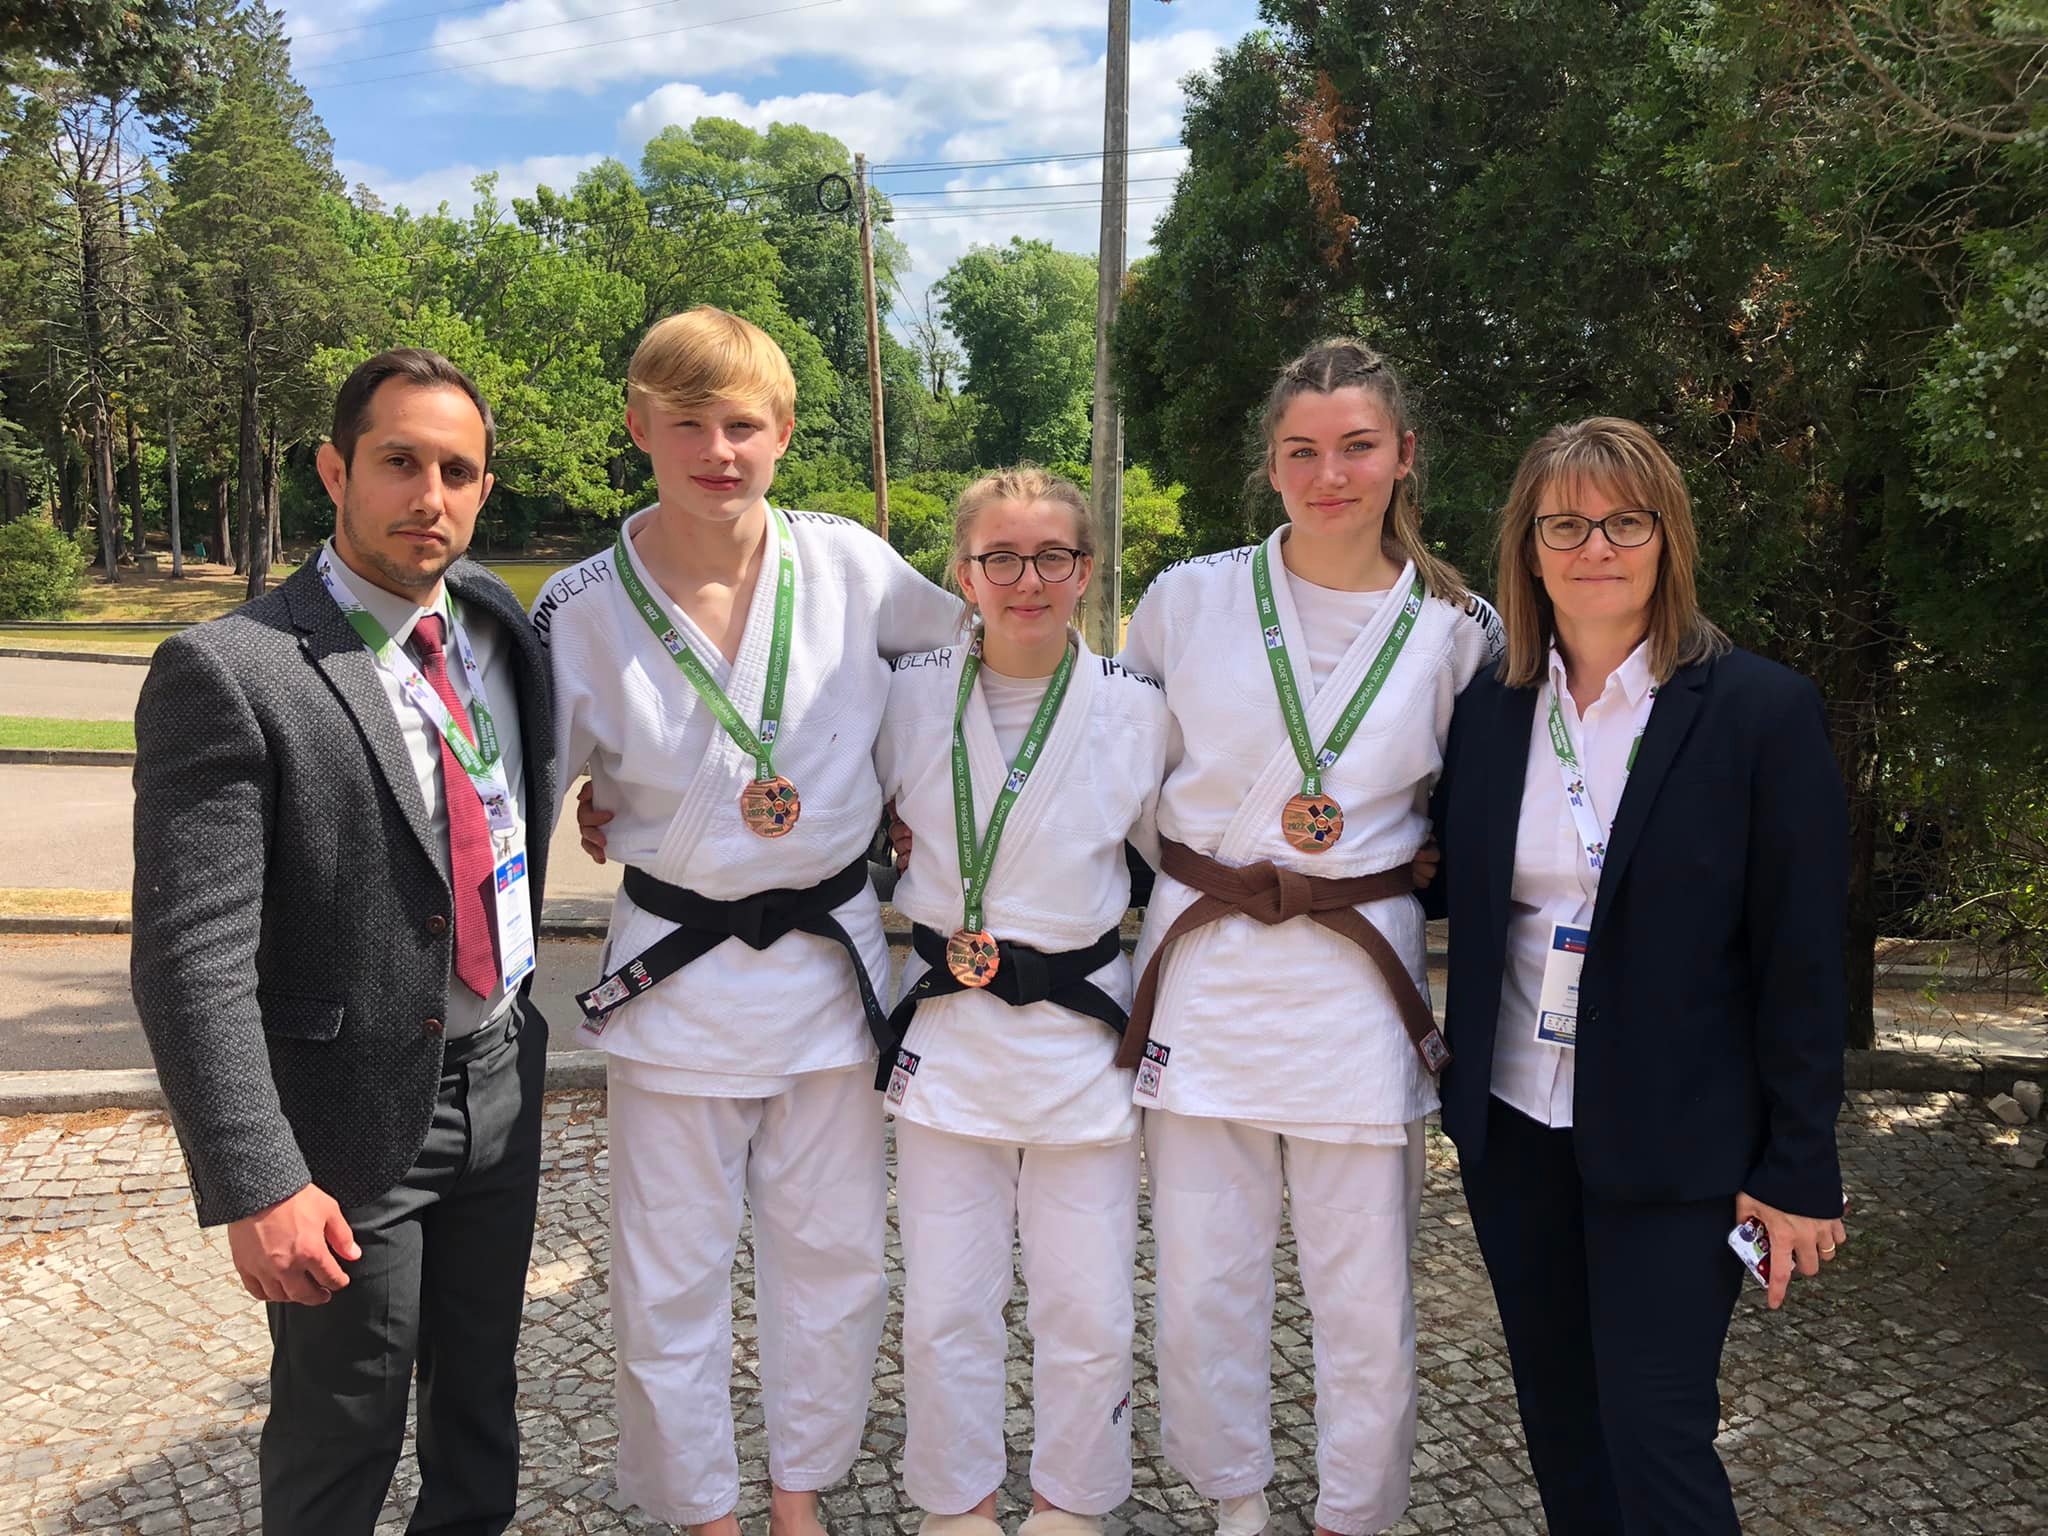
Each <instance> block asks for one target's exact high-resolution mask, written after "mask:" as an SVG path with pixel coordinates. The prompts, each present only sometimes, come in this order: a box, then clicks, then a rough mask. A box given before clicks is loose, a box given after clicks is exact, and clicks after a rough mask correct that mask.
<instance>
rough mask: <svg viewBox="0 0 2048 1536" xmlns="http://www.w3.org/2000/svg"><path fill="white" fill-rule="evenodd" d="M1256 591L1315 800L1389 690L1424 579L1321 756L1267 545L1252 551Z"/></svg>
mask: <svg viewBox="0 0 2048 1536" xmlns="http://www.w3.org/2000/svg"><path fill="white" fill-rule="evenodd" d="M1252 591H1253V592H1254V593H1256V594H1257V596H1258V600H1259V631H1260V635H1261V638H1262V639H1263V640H1264V641H1265V644H1266V664H1267V665H1268V666H1270V667H1271V668H1272V669H1273V687H1274V688H1275V689H1276V690H1277V691H1278V693H1279V695H1280V715H1281V718H1282V719H1284V720H1285V721H1286V722H1287V739H1288V740H1289V741H1291V742H1292V743H1294V760H1295V761H1296V762H1298V763H1300V764H1301V792H1302V793H1303V794H1304V795H1308V796H1310V797H1314V796H1317V795H1320V794H1321V793H1322V792H1323V771H1324V770H1325V769H1326V768H1328V767H1329V766H1330V765H1331V764H1332V763H1334V762H1336V761H1337V759H1338V757H1339V756H1340V755H1341V754H1342V753H1343V751H1344V749H1345V747H1347V746H1349V745H1350V744H1351V738H1352V736H1353V735H1354V734H1355V733H1356V732H1357V730H1358V726H1359V723H1360V722H1361V721H1363V720H1364V719H1365V712H1366V711H1367V710H1369V709H1371V708H1372V701H1373V700H1374V699H1376V698H1378V697H1379V694H1380V689H1381V688H1383V687H1385V686H1386V682H1387V675H1388V674H1389V673H1390V672H1392V671H1393V670H1394V663H1395V661H1396V660H1398V659H1399V657H1400V655H1401V647H1403V646H1404V645H1406V644H1407V643H1408V635H1409V633H1410V631H1412V630H1413V629H1414V628H1415V619H1416V616H1417V615H1418V614H1420V613H1421V612H1422V594H1423V585H1422V575H1421V573H1420V572H1417V573H1416V576H1415V582H1414V585H1413V586H1411V587H1409V589H1408V596H1407V597H1406V598H1404V599H1403V600H1402V603H1401V612H1400V615H1399V616H1398V617H1397V618H1396V619H1395V620H1394V628H1393V630H1392V632H1391V633H1390V634H1388V636H1387V638H1386V639H1385V640H1384V641H1383V642H1381V645H1380V650H1379V654H1378V655H1377V656H1375V657H1373V659H1372V665H1371V666H1370V667H1368V668H1366V672H1365V677H1364V678H1363V679H1362V680H1361V681H1360V682H1359V685H1358V691H1357V692H1356V693H1354V694H1352V695H1351V702H1350V703H1349V704H1347V705H1345V706H1344V713H1343V714H1341V715H1339V716H1338V717H1337V724H1336V725H1335V726H1334V727H1333V728H1332V729H1331V731H1330V736H1329V739H1328V740H1327V741H1325V742H1324V743H1323V750H1322V751H1321V752H1317V751H1315V749H1314V748H1313V746H1311V744H1310V742H1309V734H1308V714H1307V712H1306V711H1305V710H1304V709H1303V708H1302V704H1301V692H1300V690H1299V689H1297V688H1296V687H1295V686H1294V667H1293V664H1292V663H1290V662H1289V661H1288V659H1287V637H1286V636H1285V635H1284V634H1282V633H1281V630H1280V607H1279V604H1277V603H1276V602H1274V601H1273V575H1272V572H1271V570H1270V569H1269V568H1268V566H1267V561H1266V546H1265V545H1263V544H1261V545H1260V546H1259V547H1258V548H1257V549H1256V550H1254V551H1252Z"/></svg>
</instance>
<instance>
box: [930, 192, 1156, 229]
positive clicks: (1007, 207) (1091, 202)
mask: <svg viewBox="0 0 2048 1536" xmlns="http://www.w3.org/2000/svg"><path fill="white" fill-rule="evenodd" d="M1172 201H1173V199H1172V198H1170V197H1134V198H1132V199H1130V201H1129V204H1128V206H1130V207H1134V208H1135V207H1140V206H1143V205H1145V204H1148V203H1170V202H1172ZM1101 206H1102V199H1101V198H1099V197H1091V198H1087V199H1084V200H1083V201H1080V202H1073V203H995V204H991V205H990V206H988V207H984V208H969V209H965V210H963V211H960V212H955V213H906V214H904V215H903V216H902V217H901V218H899V219H893V220H891V221H890V222H891V223H893V224H928V223H932V222H934V221H936V220H939V219H979V218H983V217H985V216H987V215H989V214H997V213H1012V214H1014V213H1068V212H1072V211H1074V210H1077V209H1081V208H1099V207H1101Z"/></svg>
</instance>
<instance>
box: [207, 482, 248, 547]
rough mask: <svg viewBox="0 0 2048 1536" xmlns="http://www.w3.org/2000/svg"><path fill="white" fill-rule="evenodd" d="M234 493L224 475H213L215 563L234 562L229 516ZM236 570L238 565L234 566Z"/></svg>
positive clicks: (232, 532) (233, 539)
mask: <svg viewBox="0 0 2048 1536" xmlns="http://www.w3.org/2000/svg"><path fill="white" fill-rule="evenodd" d="M233 499H234V493H233V491H232V489H231V488H230V487H229V485H228V477H227V476H226V475H215V476H214V477H213V559H214V563H215V564H217V565H230V564H233V563H234V554H233V550H234V547H235V535H234V524H233V523H232V521H231V520H230V518H229V507H230V505H231V503H232V502H233ZM235 568H236V569H237V570H239V569H241V567H240V566H238V565H237V566H236V567H235Z"/></svg>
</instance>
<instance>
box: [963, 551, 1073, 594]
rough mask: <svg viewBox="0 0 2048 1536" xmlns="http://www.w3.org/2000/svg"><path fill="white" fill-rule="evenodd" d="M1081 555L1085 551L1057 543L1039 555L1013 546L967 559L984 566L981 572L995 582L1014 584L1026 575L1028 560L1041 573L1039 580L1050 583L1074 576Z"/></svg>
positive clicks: (1002, 585)
mask: <svg viewBox="0 0 2048 1536" xmlns="http://www.w3.org/2000/svg"><path fill="white" fill-rule="evenodd" d="M1081 555H1082V551H1081V550H1078V549H1065V548H1062V547H1061V546H1059V545H1054V546H1053V547H1052V548H1050V549H1041V550H1040V551H1039V552H1038V553H1037V554H1035V555H1020V554H1018V553H1017V552H1016V551H1015V550H1013V549H997V550H992V551H990V552H989V553H988V554H985V555H969V556H968V557H967V558H968V559H970V560H972V561H973V562H974V563H975V564H976V565H978V566H980V567H981V574H982V575H983V576H986V577H987V578H988V579H989V581H990V582H991V583H992V584H993V585H995V586H998V587H1014V586H1015V585H1017V583H1018V582H1019V581H1021V580H1023V578H1024V562H1025V561H1027V560H1028V561H1030V562H1031V565H1032V568H1033V569H1035V570H1036V571H1037V572H1038V579H1039V580H1040V581H1042V582H1045V583H1046V584H1047V585H1048V586H1050V585H1052V584H1054V583H1056V582H1062V581H1065V580H1066V579H1067V578H1068V577H1069V576H1071V575H1073V574H1074V567H1075V566H1077V565H1079V564H1080V563H1081Z"/></svg>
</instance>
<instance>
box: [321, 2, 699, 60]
mask: <svg viewBox="0 0 2048 1536" xmlns="http://www.w3.org/2000/svg"><path fill="white" fill-rule="evenodd" d="M682 3H683V0H642V3H641V4H639V5H628V6H623V7H621V8H620V9H618V10H616V11H592V12H591V13H590V14H589V15H587V16H565V17H563V18H562V19H561V20H560V21H541V22H536V23H534V24H533V25H532V26H530V27H512V28H509V29H508V30H506V31H503V32H479V33H478V34H477V35H476V36H474V37H465V38H461V39H459V40H457V41H455V42H452V43H422V44H420V46H419V47H417V48H396V49H393V50H392V51H391V52H390V53H361V54H357V55H356V56H355V57H354V58H352V59H330V60H326V61H324V63H325V64H326V65H336V64H374V63H376V62H377V61H378V60H379V59H403V58H406V57H408V56H410V55H412V54H416V53H445V52H447V51H448V50H449V49H450V48H467V47H469V46H470V45H471V44H472V43H489V42H495V41H497V40H498V39H499V38H501V37H521V36H524V35H525V34H526V33H528V32H552V31H554V30H555V29H556V28H558V27H575V26H581V25H582V24H583V23H584V22H586V21H605V20H607V19H609V18H610V17H613V16H632V15H636V14H638V13H639V12H641V11H660V10H666V9H667V8H668V7H669V6H672V5H681V4H682ZM621 41H630V39H621ZM315 67H316V68H318V67H321V66H317V65H316V66H315Z"/></svg>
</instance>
